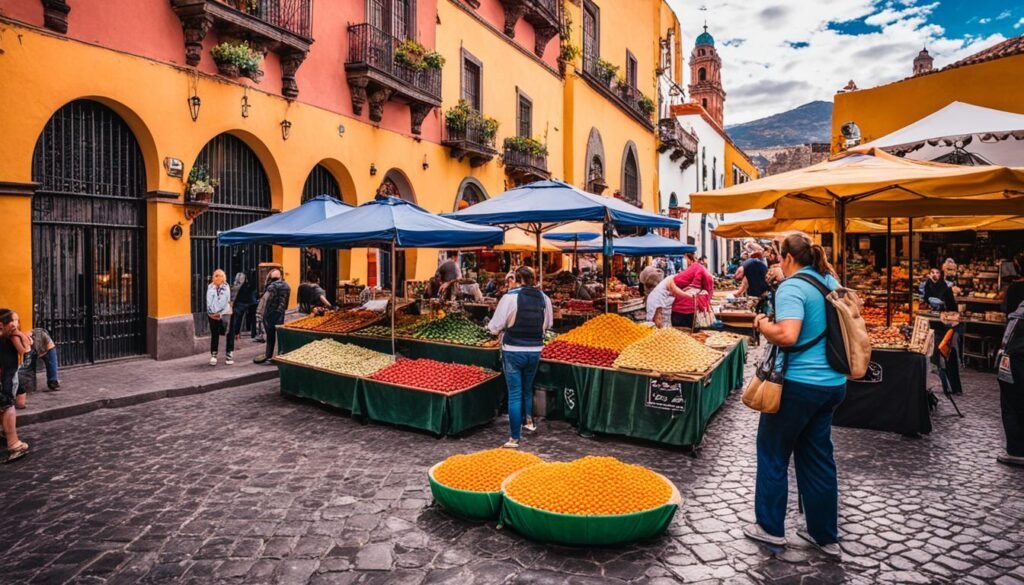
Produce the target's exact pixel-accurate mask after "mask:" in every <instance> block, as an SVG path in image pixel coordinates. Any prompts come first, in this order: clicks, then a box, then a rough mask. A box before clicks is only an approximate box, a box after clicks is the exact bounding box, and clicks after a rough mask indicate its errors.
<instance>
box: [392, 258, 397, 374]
mask: <svg viewBox="0 0 1024 585" xmlns="http://www.w3.org/2000/svg"><path fill="white" fill-rule="evenodd" d="M395 256H396V253H395V238H391V355H393V356H397V355H398V351H397V350H396V349H395V307H396V306H397V305H398V297H397V296H396V289H397V283H398V273H397V272H396V271H395Z"/></svg>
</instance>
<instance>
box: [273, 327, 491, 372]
mask: <svg viewBox="0 0 1024 585" xmlns="http://www.w3.org/2000/svg"><path fill="white" fill-rule="evenodd" d="M277 339H278V344H279V345H280V347H281V353H287V352H289V351H292V350H294V349H298V348H300V347H302V346H303V345H306V344H307V343H309V342H311V341H314V340H317V339H334V340H335V341H338V342H341V343H351V344H353V345H358V346H359V347H365V348H367V349H372V350H374V351H379V352H381V353H388V354H389V353H391V339H390V338H379V337H365V336H362V335H358V332H357V333H324V332H321V331H306V330H297V329H285V328H281V329H278V330H277ZM396 345H397V349H398V353H399V354H401V355H403V356H405V357H408V358H414V359H432V360H437V361H439V362H449V363H455V364H464V365H467V366H480V367H483V368H489V369H492V370H494V371H496V372H500V371H501V352H500V351H499V350H498V348H497V347H470V346H462V345H451V344H444V343H437V342H433V341H426V340H423V339H406V338H401V337H400V338H398V339H397V340H396Z"/></svg>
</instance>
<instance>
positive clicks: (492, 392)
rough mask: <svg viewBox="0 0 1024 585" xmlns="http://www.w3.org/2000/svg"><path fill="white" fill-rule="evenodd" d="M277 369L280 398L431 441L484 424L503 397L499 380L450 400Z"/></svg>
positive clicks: (372, 383)
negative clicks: (418, 433)
mask: <svg viewBox="0 0 1024 585" xmlns="http://www.w3.org/2000/svg"><path fill="white" fill-rule="evenodd" d="M278 366H279V368H280V377H281V393H282V394H288V395H292V396H298V397H301V398H310V399H312V400H316V401H318V402H321V403H323V404H328V405H331V406H335V407H338V408H342V409H344V410H347V411H349V412H351V413H352V414H353V415H356V416H365V417H366V418H368V419H370V420H375V421H379V422H385V423H391V424H396V425H402V426H407V427H413V428H417V429H422V430H426V431H430V432H432V433H434V434H437V435H453V434H458V433H461V432H463V431H465V430H467V429H470V428H472V427H475V426H479V425H482V424H485V423H488V422H490V421H491V420H492V419H493V418H494V416H495V414H496V413H497V410H498V405H499V403H500V401H501V398H502V396H503V395H504V393H505V383H504V380H503V378H502V377H501V376H495V377H493V378H491V379H490V380H487V381H485V382H482V383H480V384H478V385H476V386H474V387H472V388H470V389H468V390H465V391H462V392H459V393H456V394H440V393H436V392H426V391H421V390H414V389H411V388H403V387H401V386H395V385H392V384H386V383H383V382H378V381H376V380H368V379H364V378H355V377H352V376H345V375H342V374H336V373H331V372H325V371H322V370H316V369H312V368H306V367H302V366H297V365H291V364H285V363H281V362H279V363H278Z"/></svg>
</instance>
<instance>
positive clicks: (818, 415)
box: [744, 234, 846, 557]
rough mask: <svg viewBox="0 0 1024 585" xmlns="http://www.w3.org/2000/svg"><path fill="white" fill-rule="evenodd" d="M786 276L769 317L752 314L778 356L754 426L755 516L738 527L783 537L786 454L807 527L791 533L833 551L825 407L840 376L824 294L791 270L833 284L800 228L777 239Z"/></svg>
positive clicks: (830, 405)
mask: <svg viewBox="0 0 1024 585" xmlns="http://www.w3.org/2000/svg"><path fill="white" fill-rule="evenodd" d="M782 272H783V274H785V276H786V280H784V281H783V282H782V284H781V285H779V290H778V292H777V293H776V295H775V322H774V323H772V322H770V321H769V320H768V318H767V317H765V316H764V315H758V316H757V317H756V318H755V320H754V326H755V327H756V328H757V329H758V330H759V331H760V332H761V334H762V335H764V337H765V339H767V340H768V341H769V342H771V343H773V344H775V345H777V346H778V347H779V349H780V350H782V351H780V355H781V356H782V357H781V358H780V359H785V365H786V372H785V381H784V382H783V386H782V403H781V405H780V407H779V411H778V412H776V413H774V414H762V415H761V420H760V424H759V425H758V428H757V484H756V489H755V495H754V513H755V516H756V517H757V523H756V524H752V525H750V526H748V527H746V528H745V529H744V533H745V534H746V535H747V536H748V537H749V538H752V539H754V540H758V541H761V542H765V543H768V544H774V545H778V546H782V545H785V544H786V529H785V519H786V506H787V503H788V499H789V494H788V487H789V460H790V457H791V456H792V457H793V459H794V462H795V465H796V479H797V486H798V488H799V492H800V495H802V496H803V500H804V510H805V513H806V517H807V527H806V529H802V528H801V529H798V530H797V535H798V536H799V537H801V538H803V539H804V540H806V541H808V542H810V543H811V544H813V545H815V546H817V547H818V548H819V549H821V550H822V551H823V552H825V553H826V554H828V555H830V556H836V557H838V556H840V555H841V554H842V552H841V550H840V549H839V544H838V541H839V529H838V516H839V485H838V480H837V478H836V461H835V458H834V456H833V454H832V412H833V411H834V410H835V408H836V407H837V406H839V403H840V402H842V401H843V398H844V397H845V396H846V376H844V375H843V374H841V373H840V372H837V371H836V370H834V369H832V367H831V366H829V364H828V359H827V358H826V357H825V344H826V341H825V335H824V334H825V323H826V322H825V297H824V296H823V295H822V294H821V292H820V291H819V290H818V289H817V287H815V286H814V285H813V284H811V283H809V282H805V281H803V280H801V279H800V278H791V277H792V276H793V275H795V274H798V273H800V274H807V275H809V276H810V277H811V278H814V279H816V280H818V281H820V282H821V283H823V284H824V285H825V286H826V287H828V288H829V289H834V288H836V287H837V286H839V283H838V282H837V281H836V279H835V276H834V274H835V271H834V270H833V269H832V266H831V265H829V263H828V260H827V259H826V256H825V250H824V248H822V247H821V246H818V245H815V244H814V243H813V242H812V241H811V239H810V238H808V237H807V236H806V235H804V234H793V235H790V236H789V237H787V238H786V239H785V240H784V241H783V242H782Z"/></svg>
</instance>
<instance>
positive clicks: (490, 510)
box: [427, 463, 502, 520]
mask: <svg viewBox="0 0 1024 585" xmlns="http://www.w3.org/2000/svg"><path fill="white" fill-rule="evenodd" d="M438 465H441V464H440V463H438V464H436V465H434V466H433V467H431V468H430V471H429V472H427V478H428V479H429V480H430V493H431V494H432V495H433V496H434V501H435V502H437V503H438V504H440V505H441V507H442V508H444V509H445V510H448V511H449V512H451V513H452V514H455V515H456V516H461V517H462V518H469V519H471V520H497V519H498V514H499V512H500V511H501V499H502V496H501V492H471V491H469V490H460V489H457V488H453V487H448V486H446V485H444V484H442V483H439V482H438V481H437V480H436V479H434V470H435V469H437V466H438Z"/></svg>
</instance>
